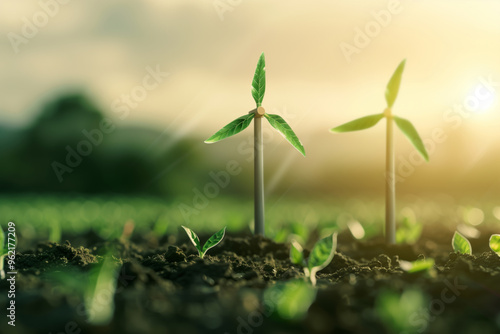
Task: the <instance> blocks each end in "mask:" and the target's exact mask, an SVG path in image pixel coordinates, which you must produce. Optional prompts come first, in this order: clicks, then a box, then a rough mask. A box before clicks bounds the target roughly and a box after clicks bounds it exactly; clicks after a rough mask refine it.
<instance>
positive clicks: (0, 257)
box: [0, 226, 9, 279]
mask: <svg viewBox="0 0 500 334" xmlns="http://www.w3.org/2000/svg"><path fill="white" fill-rule="evenodd" d="M8 253H9V251H8V249H7V247H5V233H4V232H3V229H2V227H1V226H0V279H4V278H5V271H4V269H3V264H4V260H5V257H6V256H7V254H8Z"/></svg>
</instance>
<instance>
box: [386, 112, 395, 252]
mask: <svg viewBox="0 0 500 334" xmlns="http://www.w3.org/2000/svg"><path fill="white" fill-rule="evenodd" d="M386 119H387V138H386V152H385V154H386V156H385V169H386V173H385V182H386V183H385V241H386V243H387V244H395V243H396V178H395V173H394V131H393V127H394V122H393V119H392V114H391V111H390V109H387V110H386Z"/></svg>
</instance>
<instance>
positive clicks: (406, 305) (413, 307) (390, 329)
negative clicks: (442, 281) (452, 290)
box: [374, 288, 430, 334]
mask: <svg viewBox="0 0 500 334" xmlns="http://www.w3.org/2000/svg"><path fill="white" fill-rule="evenodd" d="M427 305H429V298H427V296H426V295H424V293H423V292H422V291H421V290H419V289H415V288H410V289H407V290H404V291H402V292H400V291H394V290H383V291H381V292H380V293H379V294H378V296H377V299H376V301H375V307H374V310H375V312H376V315H378V318H380V320H381V321H382V323H383V324H384V325H385V326H386V328H387V331H386V333H393V334H401V333H408V334H409V333H418V332H419V331H417V329H418V327H415V323H414V322H412V319H415V318H416V317H415V315H417V314H418V315H419V316H420V317H419V319H422V320H421V322H420V323H419V326H421V327H423V328H424V329H425V328H426V327H427V324H428V320H429V317H430V315H429V308H428V307H427Z"/></svg>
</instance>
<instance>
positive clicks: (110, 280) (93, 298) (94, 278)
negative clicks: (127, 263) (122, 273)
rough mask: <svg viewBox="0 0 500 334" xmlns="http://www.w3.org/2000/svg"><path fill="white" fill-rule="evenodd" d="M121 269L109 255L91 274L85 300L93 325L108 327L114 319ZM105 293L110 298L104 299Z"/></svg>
mask: <svg viewBox="0 0 500 334" xmlns="http://www.w3.org/2000/svg"><path fill="white" fill-rule="evenodd" d="M119 269H120V266H118V265H117V264H116V263H115V262H114V261H113V258H112V256H111V254H107V255H105V256H104V259H103V261H102V263H101V264H100V265H99V266H98V267H97V268H96V269H95V271H92V272H91V274H90V275H91V276H90V278H89V279H90V284H89V285H88V286H87V289H86V291H85V298H84V299H85V308H86V311H87V314H88V318H89V319H88V321H89V322H90V323H91V324H93V325H106V324H108V323H109V322H110V321H111V319H112V318H113V313H114V311H115V303H114V300H115V298H114V295H115V291H116V281H117V277H118V271H119ZM103 291H106V293H107V294H109V295H108V298H102V294H103Z"/></svg>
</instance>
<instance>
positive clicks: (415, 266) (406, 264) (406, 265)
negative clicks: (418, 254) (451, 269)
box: [399, 258, 435, 275]
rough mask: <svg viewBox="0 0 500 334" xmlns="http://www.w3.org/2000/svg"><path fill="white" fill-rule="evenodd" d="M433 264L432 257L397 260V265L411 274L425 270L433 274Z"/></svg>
mask: <svg viewBox="0 0 500 334" xmlns="http://www.w3.org/2000/svg"><path fill="white" fill-rule="evenodd" d="M434 264H435V261H434V259H432V258H431V259H424V260H417V261H413V262H410V261H404V260H399V266H400V267H401V269H403V270H404V271H406V272H408V273H410V274H412V273H418V272H421V271H426V272H428V273H429V274H431V275H433V274H434V273H433V269H434Z"/></svg>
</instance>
